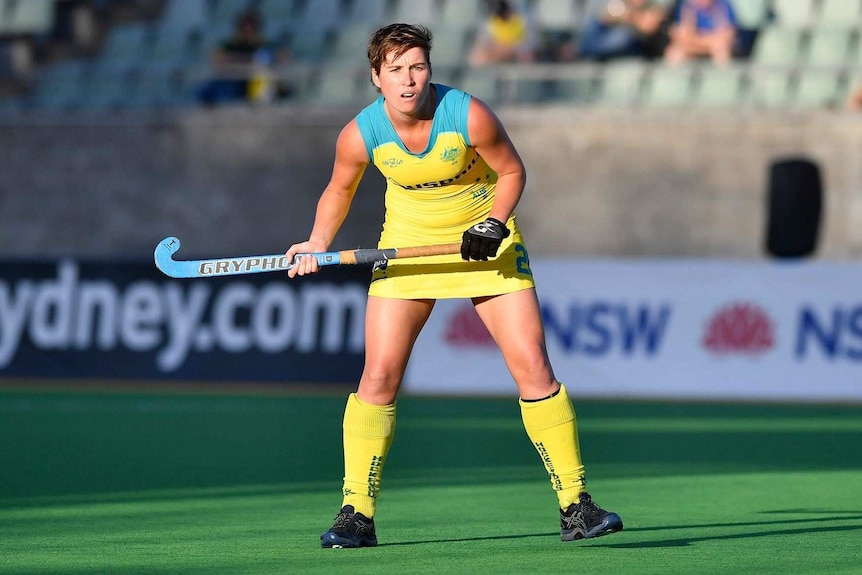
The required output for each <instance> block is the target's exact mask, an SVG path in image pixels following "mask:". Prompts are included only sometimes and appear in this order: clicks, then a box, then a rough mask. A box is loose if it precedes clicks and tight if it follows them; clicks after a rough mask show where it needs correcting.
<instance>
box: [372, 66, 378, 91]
mask: <svg viewBox="0 0 862 575" xmlns="http://www.w3.org/2000/svg"><path fill="white" fill-rule="evenodd" d="M371 83H372V84H374V85H375V86H377V87H378V88H380V74H378V73H377V70H375V69H374V68H371Z"/></svg>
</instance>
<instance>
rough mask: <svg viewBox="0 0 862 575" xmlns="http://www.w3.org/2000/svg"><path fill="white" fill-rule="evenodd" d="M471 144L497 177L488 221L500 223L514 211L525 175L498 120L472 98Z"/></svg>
mask: <svg viewBox="0 0 862 575" xmlns="http://www.w3.org/2000/svg"><path fill="white" fill-rule="evenodd" d="M467 133H468V135H469V137H470V144H471V145H472V146H473V147H474V148H475V149H476V151H477V152H478V153H479V155H480V156H482V158H484V160H485V162H486V163H487V164H488V167H490V168H491V169H492V170H494V171H495V172H496V173H497V188H496V192H495V199H494V204H493V205H492V206H491V211H490V213H489V214H488V217H491V218H494V219H496V220H499V221H501V222H503V223H504V224H505V223H506V222H507V221H508V219H509V216H511V215H512V212H513V211H515V206H516V205H518V201H519V200H520V199H521V195H522V194H523V193H524V185H525V184H526V182H527V172H526V170H525V168H524V162H522V161H521V157H520V156H519V155H518V151H517V150H516V149H515V146H514V144H512V140H511V139H510V138H509V135H508V134H507V133H506V129H505V128H504V127H503V124H502V122H500V119H499V118H497V116H496V114H494V112H493V111H492V110H491V109H490V108H489V107H488V105H487V104H485V103H484V102H482V101H481V100H479V99H478V98H475V97H473V98H471V101H470V109H469V111H468V115H467Z"/></svg>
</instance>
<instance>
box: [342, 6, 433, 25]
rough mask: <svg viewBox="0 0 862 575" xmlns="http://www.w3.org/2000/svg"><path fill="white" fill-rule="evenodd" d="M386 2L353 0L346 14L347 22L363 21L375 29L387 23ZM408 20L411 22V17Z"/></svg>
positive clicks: (387, 8)
mask: <svg viewBox="0 0 862 575" xmlns="http://www.w3.org/2000/svg"><path fill="white" fill-rule="evenodd" d="M388 4H389V2H388V0H353V2H352V5H351V6H350V12H349V14H348V22H350V23H352V24H356V23H360V22H361V23H365V24H367V25H368V27H371V28H375V29H376V28H377V27H379V26H381V25H382V24H388V23H389V22H388V12H389V5H388ZM416 4H419V2H416ZM409 21H410V22H413V21H414V20H413V19H412V18H411V19H410V20H409Z"/></svg>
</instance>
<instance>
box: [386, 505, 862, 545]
mask: <svg viewBox="0 0 862 575" xmlns="http://www.w3.org/2000/svg"><path fill="white" fill-rule="evenodd" d="M763 513H765V514H771V513H794V514H802V513H812V514H818V515H821V514H832V516H826V517H816V518H811V519H782V520H774V521H741V522H737V523H703V524H694V525H662V526H657V527H631V528H626V529H625V530H624V531H625V532H629V533H630V532H644V533H646V532H651V531H669V530H672V529H706V528H710V527H766V526H769V525H789V524H800V523H801V524H810V523H821V522H824V521H862V511H827V510H814V509H787V510H779V511H764V512H763ZM836 515H837V516H836ZM857 530H862V525H844V526H834V527H809V528H798V529H781V530H778V531H752V532H743V533H734V534H732V535H707V536H703V537H684V538H679V539H670V540H663V541H641V542H632V543H610V542H609V543H605V544H604V545H602V544H598V545H592V546H593V547H615V548H620V549H638V548H644V547H646V548H649V547H685V546H687V545H691V544H692V543H697V542H699V541H717V540H722V539H748V538H753V537H772V536H775V535H801V534H805V533H808V534H811V533H830V532H840V531H857ZM557 535H558V533H557V532H553V533H523V534H519V535H487V536H482V537H458V538H451V539H428V540H426V541H396V542H394V543H381V544H380V547H398V546H403V545H422V544H427V543H460V542H465V541H490V540H499V539H529V538H531V537H554V536H557ZM601 541H602V542H606V541H608V540H607V539H605V538H602V539H601ZM590 543H592V542H590Z"/></svg>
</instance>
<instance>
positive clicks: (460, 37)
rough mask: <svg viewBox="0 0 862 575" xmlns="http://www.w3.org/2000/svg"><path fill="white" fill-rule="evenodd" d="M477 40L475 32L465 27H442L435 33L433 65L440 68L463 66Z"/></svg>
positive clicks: (432, 53) (432, 51) (432, 55)
mask: <svg viewBox="0 0 862 575" xmlns="http://www.w3.org/2000/svg"><path fill="white" fill-rule="evenodd" d="M474 38H475V31H474V30H471V29H468V28H463V27H442V26H441V27H440V28H439V29H438V30H436V31H435V32H434V47H433V49H432V50H431V63H432V64H433V65H435V66H436V65H440V66H461V65H463V64H465V63H466V62H467V55H468V53H469V51H470V47H471V46H472V43H473V39H474Z"/></svg>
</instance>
